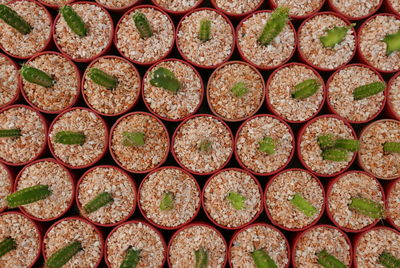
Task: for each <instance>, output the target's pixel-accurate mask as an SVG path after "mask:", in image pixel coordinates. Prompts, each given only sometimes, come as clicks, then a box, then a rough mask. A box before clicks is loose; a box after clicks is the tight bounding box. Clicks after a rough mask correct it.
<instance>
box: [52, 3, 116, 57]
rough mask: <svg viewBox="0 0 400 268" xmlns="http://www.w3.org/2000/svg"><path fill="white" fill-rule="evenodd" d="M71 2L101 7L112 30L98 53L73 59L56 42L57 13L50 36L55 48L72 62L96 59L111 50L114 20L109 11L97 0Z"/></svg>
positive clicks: (58, 16)
mask: <svg viewBox="0 0 400 268" xmlns="http://www.w3.org/2000/svg"><path fill="white" fill-rule="evenodd" d="M72 4H73V5H75V4H89V5H95V6H98V7H99V8H101V9H102V10H103V11H104V12H105V13H106V14H107V17H108V18H109V21H110V23H111V29H112V30H111V31H110V36H109V39H108V43H107V46H106V47H105V48H104V49H103V50H102V51H101V52H100V53H98V54H97V55H95V56H93V57H90V58H80V59H74V58H73V57H72V56H70V55H68V54H67V53H66V52H64V51H63V50H62V48H61V46H60V45H59V44H58V43H57V36H56V26H57V22H58V20H59V19H60V13H58V14H57V16H56V18H55V19H54V23H53V27H52V36H53V40H54V43H55V45H56V47H57V49H58V50H59V51H60V52H61V53H62V54H63V55H64V56H65V57H67V58H69V59H70V60H72V61H74V62H82V63H88V62H91V61H93V60H94V59H96V58H98V57H100V56H102V55H104V54H106V53H108V52H109V51H110V50H111V45H112V39H113V36H114V22H113V19H112V17H111V15H110V13H108V11H107V10H106V9H105V8H104V7H102V6H101V5H100V4H98V3H97V2H94V1H90V2H89V1H79V2H73V3H72Z"/></svg>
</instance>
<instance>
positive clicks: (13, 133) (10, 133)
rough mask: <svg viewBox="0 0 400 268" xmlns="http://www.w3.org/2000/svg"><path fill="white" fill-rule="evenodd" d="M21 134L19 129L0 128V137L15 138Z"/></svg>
mask: <svg viewBox="0 0 400 268" xmlns="http://www.w3.org/2000/svg"><path fill="white" fill-rule="evenodd" d="M21 136H22V134H21V130H20V129H17V128H13V129H0V138H15V137H21Z"/></svg>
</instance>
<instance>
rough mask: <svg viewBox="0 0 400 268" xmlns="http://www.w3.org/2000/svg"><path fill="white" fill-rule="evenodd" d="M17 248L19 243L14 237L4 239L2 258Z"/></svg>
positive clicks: (0, 254) (2, 242) (1, 250)
mask: <svg viewBox="0 0 400 268" xmlns="http://www.w3.org/2000/svg"><path fill="white" fill-rule="evenodd" d="M16 248H17V243H16V242H15V240H14V239H13V238H11V237H7V238H5V239H4V240H3V241H1V242H0V258H1V257H2V256H3V255H5V254H7V253H8V252H10V251H11V250H13V249H16Z"/></svg>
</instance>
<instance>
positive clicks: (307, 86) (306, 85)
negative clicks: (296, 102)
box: [292, 79, 321, 100]
mask: <svg viewBox="0 0 400 268" xmlns="http://www.w3.org/2000/svg"><path fill="white" fill-rule="evenodd" d="M320 86H321V83H320V82H319V81H318V80H316V79H308V80H305V81H303V82H300V83H299V84H297V85H296V86H295V87H294V91H293V92H292V98H294V99H300V100H301V99H306V98H309V97H311V96H313V95H314V94H315V93H317V91H318V89H319V87H320Z"/></svg>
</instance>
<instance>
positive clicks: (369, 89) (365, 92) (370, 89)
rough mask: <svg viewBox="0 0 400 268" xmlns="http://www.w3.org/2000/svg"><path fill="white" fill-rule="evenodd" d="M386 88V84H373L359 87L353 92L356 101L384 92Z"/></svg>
mask: <svg viewBox="0 0 400 268" xmlns="http://www.w3.org/2000/svg"><path fill="white" fill-rule="evenodd" d="M385 88H386V84H385V83H384V82H373V83H370V84H367V85H363V86H359V87H357V88H356V89H355V90H354V91H353V98H354V99H355V100H362V99H365V98H368V97H371V96H373V95H376V94H378V93H380V92H382V91H384V90H385Z"/></svg>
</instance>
